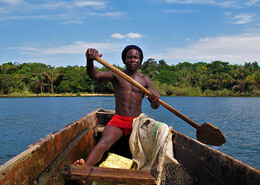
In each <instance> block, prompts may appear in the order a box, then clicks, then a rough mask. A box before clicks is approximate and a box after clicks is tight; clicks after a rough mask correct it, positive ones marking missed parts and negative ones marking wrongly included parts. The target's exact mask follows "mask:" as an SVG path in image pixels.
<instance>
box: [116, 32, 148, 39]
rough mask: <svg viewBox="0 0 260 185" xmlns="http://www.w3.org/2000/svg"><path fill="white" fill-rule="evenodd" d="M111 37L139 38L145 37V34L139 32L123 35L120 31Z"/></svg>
mask: <svg viewBox="0 0 260 185" xmlns="http://www.w3.org/2000/svg"><path fill="white" fill-rule="evenodd" d="M111 37H113V38H115V39H124V38H130V39H139V38H142V37H144V35H141V34H139V33H128V34H126V35H121V34H120V33H114V34H112V35H111Z"/></svg>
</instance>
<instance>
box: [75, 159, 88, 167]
mask: <svg viewBox="0 0 260 185" xmlns="http://www.w3.org/2000/svg"><path fill="white" fill-rule="evenodd" d="M73 165H80V166H83V165H85V161H84V159H79V160H76V161H75V162H74V163H73Z"/></svg>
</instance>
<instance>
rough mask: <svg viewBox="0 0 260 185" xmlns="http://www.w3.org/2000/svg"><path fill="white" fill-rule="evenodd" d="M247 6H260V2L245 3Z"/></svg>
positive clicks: (252, 0)
mask: <svg viewBox="0 0 260 185" xmlns="http://www.w3.org/2000/svg"><path fill="white" fill-rule="evenodd" d="M245 5H247V6H260V0H250V1H247V2H245Z"/></svg>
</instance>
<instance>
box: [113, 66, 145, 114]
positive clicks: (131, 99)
mask: <svg viewBox="0 0 260 185" xmlns="http://www.w3.org/2000/svg"><path fill="white" fill-rule="evenodd" d="M123 72H125V73H126V74H127V72H126V70H125V71H123ZM128 75H129V76H131V77H132V78H133V79H134V80H135V81H137V82H138V83H139V84H141V85H142V86H144V87H146V88H147V87H149V81H148V77H146V76H145V75H143V74H142V73H140V72H138V71H136V72H135V73H134V74H132V75H130V74H128ZM112 84H113V87H114V94H115V100H116V114H119V115H122V116H128V117H135V116H138V115H139V114H140V113H141V112H142V99H143V97H144V93H143V92H142V91H141V90H139V89H138V88H137V87H135V86H134V85H132V84H130V83H129V82H127V81H126V80H125V79H123V78H122V77H120V76H118V75H116V74H114V79H113V80H112Z"/></svg>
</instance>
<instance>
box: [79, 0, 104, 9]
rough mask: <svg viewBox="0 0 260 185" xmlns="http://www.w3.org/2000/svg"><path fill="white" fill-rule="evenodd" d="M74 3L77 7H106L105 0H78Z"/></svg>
mask: <svg viewBox="0 0 260 185" xmlns="http://www.w3.org/2000/svg"><path fill="white" fill-rule="evenodd" d="M75 4H76V6H78V7H85V6H92V7H94V8H97V9H102V8H105V7H106V2H104V1H78V2H76V3H75Z"/></svg>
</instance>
